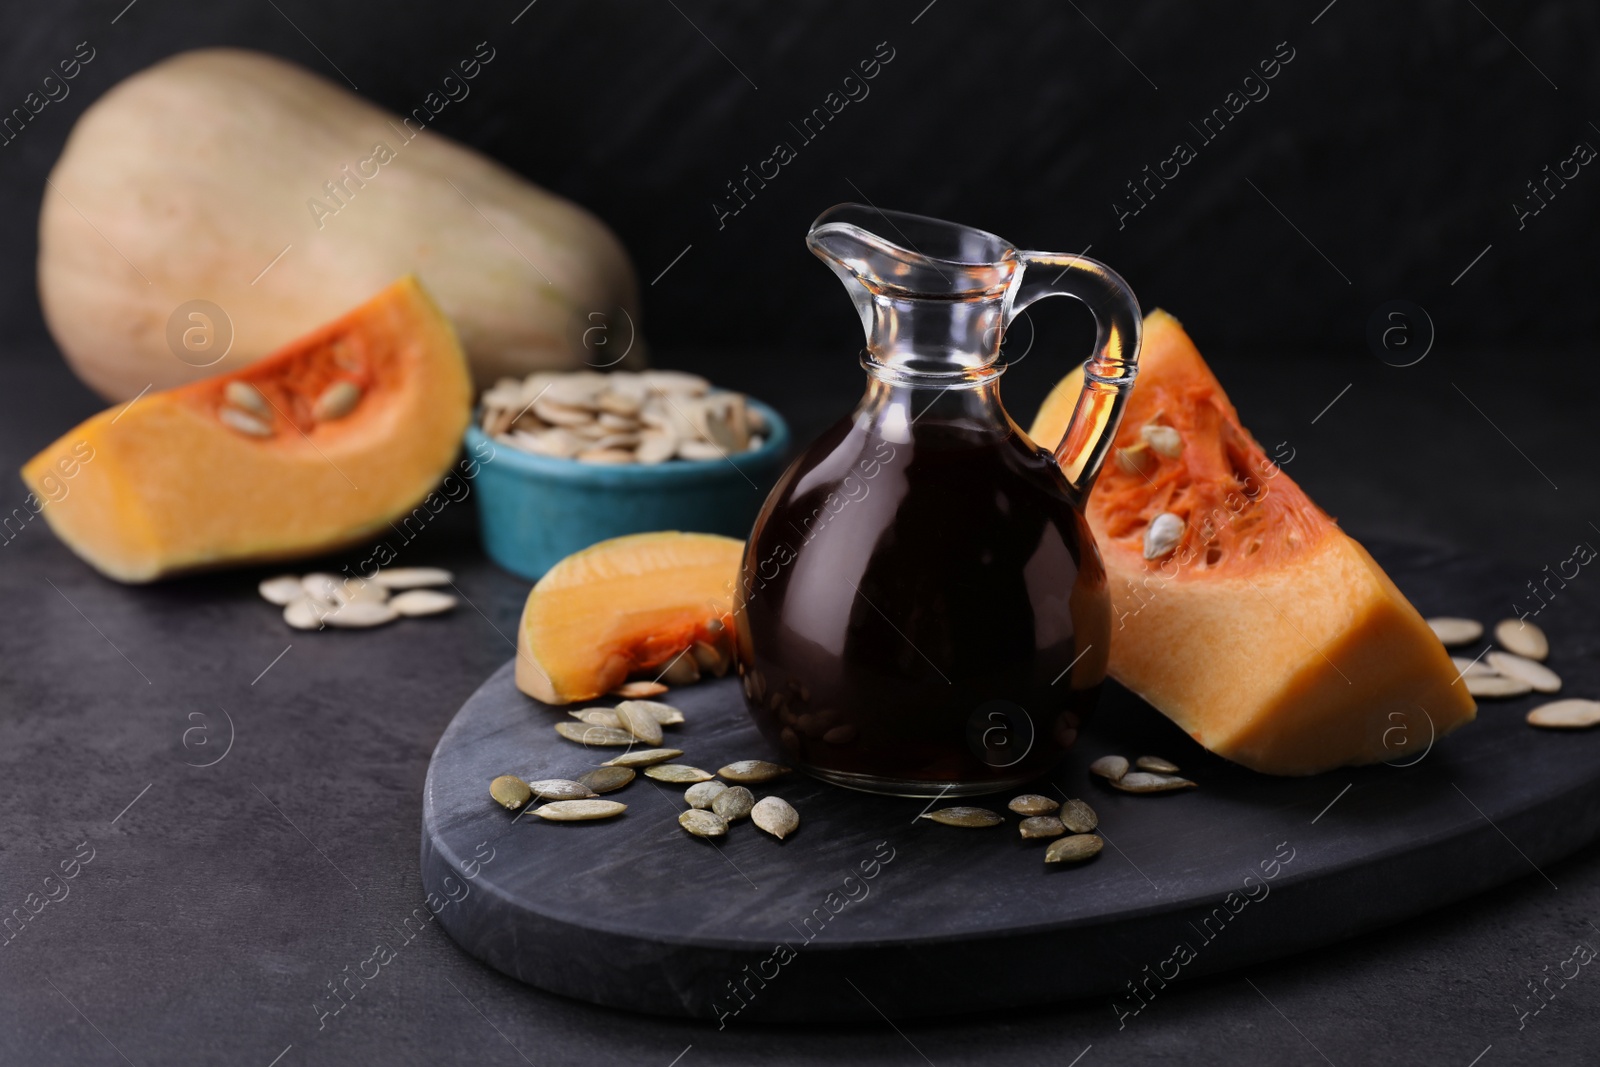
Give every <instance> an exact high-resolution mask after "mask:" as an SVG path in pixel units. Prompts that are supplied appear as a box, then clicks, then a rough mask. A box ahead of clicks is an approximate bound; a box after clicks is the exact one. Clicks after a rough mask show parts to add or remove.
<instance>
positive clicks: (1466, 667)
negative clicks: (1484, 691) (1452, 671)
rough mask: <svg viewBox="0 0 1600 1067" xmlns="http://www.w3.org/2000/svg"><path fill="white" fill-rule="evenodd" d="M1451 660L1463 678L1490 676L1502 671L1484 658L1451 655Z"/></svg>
mask: <svg viewBox="0 0 1600 1067" xmlns="http://www.w3.org/2000/svg"><path fill="white" fill-rule="evenodd" d="M1450 662H1451V663H1452V664H1454V665H1455V668H1456V673H1457V674H1459V675H1460V676H1461V677H1463V678H1490V677H1493V676H1494V675H1496V674H1499V673H1500V672H1499V671H1497V670H1495V669H1494V668H1493V667H1491V666H1489V665H1488V664H1487V663H1484V662H1483V661H1482V660H1475V659H1467V658H1466V657H1465V656H1451V657H1450Z"/></svg>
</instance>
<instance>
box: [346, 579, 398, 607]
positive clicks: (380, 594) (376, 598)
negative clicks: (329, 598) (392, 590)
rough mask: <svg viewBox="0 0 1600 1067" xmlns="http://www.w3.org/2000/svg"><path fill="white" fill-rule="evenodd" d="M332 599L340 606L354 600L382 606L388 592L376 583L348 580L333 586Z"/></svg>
mask: <svg viewBox="0 0 1600 1067" xmlns="http://www.w3.org/2000/svg"><path fill="white" fill-rule="evenodd" d="M333 599H334V600H335V601H337V602H338V603H340V604H348V603H350V602H351V601H354V600H370V601H372V602H373V603H375V604H383V603H386V602H387V601H388V599H389V590H387V589H385V588H384V587H383V586H381V585H379V584H378V583H377V582H368V581H363V580H362V579H360V578H349V579H345V580H344V581H339V582H336V583H335V584H334V586H333ZM395 610H396V611H398V610H399V608H398V607H396V609H395Z"/></svg>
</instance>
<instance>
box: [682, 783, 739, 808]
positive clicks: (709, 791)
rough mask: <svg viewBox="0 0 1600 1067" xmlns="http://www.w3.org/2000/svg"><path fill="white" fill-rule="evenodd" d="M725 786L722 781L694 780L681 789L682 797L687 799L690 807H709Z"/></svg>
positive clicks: (724, 790) (723, 790) (724, 789)
mask: <svg viewBox="0 0 1600 1067" xmlns="http://www.w3.org/2000/svg"><path fill="white" fill-rule="evenodd" d="M727 788H728V786H727V784H726V783H724V782H718V781H710V782H696V783H695V784H694V785H691V786H690V787H689V788H688V789H685V790H684V791H683V799H684V800H686V801H688V804H689V806H690V807H691V808H709V807H711V805H712V803H713V802H714V801H715V800H716V799H717V797H719V796H721V795H722V794H723V793H724V792H726V791H727Z"/></svg>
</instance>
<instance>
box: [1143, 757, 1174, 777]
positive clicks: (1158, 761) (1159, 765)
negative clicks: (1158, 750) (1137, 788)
mask: <svg viewBox="0 0 1600 1067" xmlns="http://www.w3.org/2000/svg"><path fill="white" fill-rule="evenodd" d="M1133 765H1134V766H1135V767H1137V768H1139V769H1140V770H1141V771H1154V772H1156V773H1157V774H1177V773H1178V765H1177V764H1176V763H1173V762H1171V761H1170V760H1164V759H1162V758H1161V757H1160V756H1140V757H1139V758H1138V759H1136V760H1134V761H1133Z"/></svg>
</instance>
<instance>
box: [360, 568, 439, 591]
mask: <svg viewBox="0 0 1600 1067" xmlns="http://www.w3.org/2000/svg"><path fill="white" fill-rule="evenodd" d="M372 580H373V581H375V582H377V583H378V584H379V585H381V586H384V587H385V588H388V589H420V588H422V587H423V586H428V585H454V584H455V580H456V576H455V575H453V574H451V573H450V572H449V571H447V570H445V569H444V568H443V567H390V568H387V569H385V570H380V571H379V572H378V573H377V574H376V575H374V576H373V579H372Z"/></svg>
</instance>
